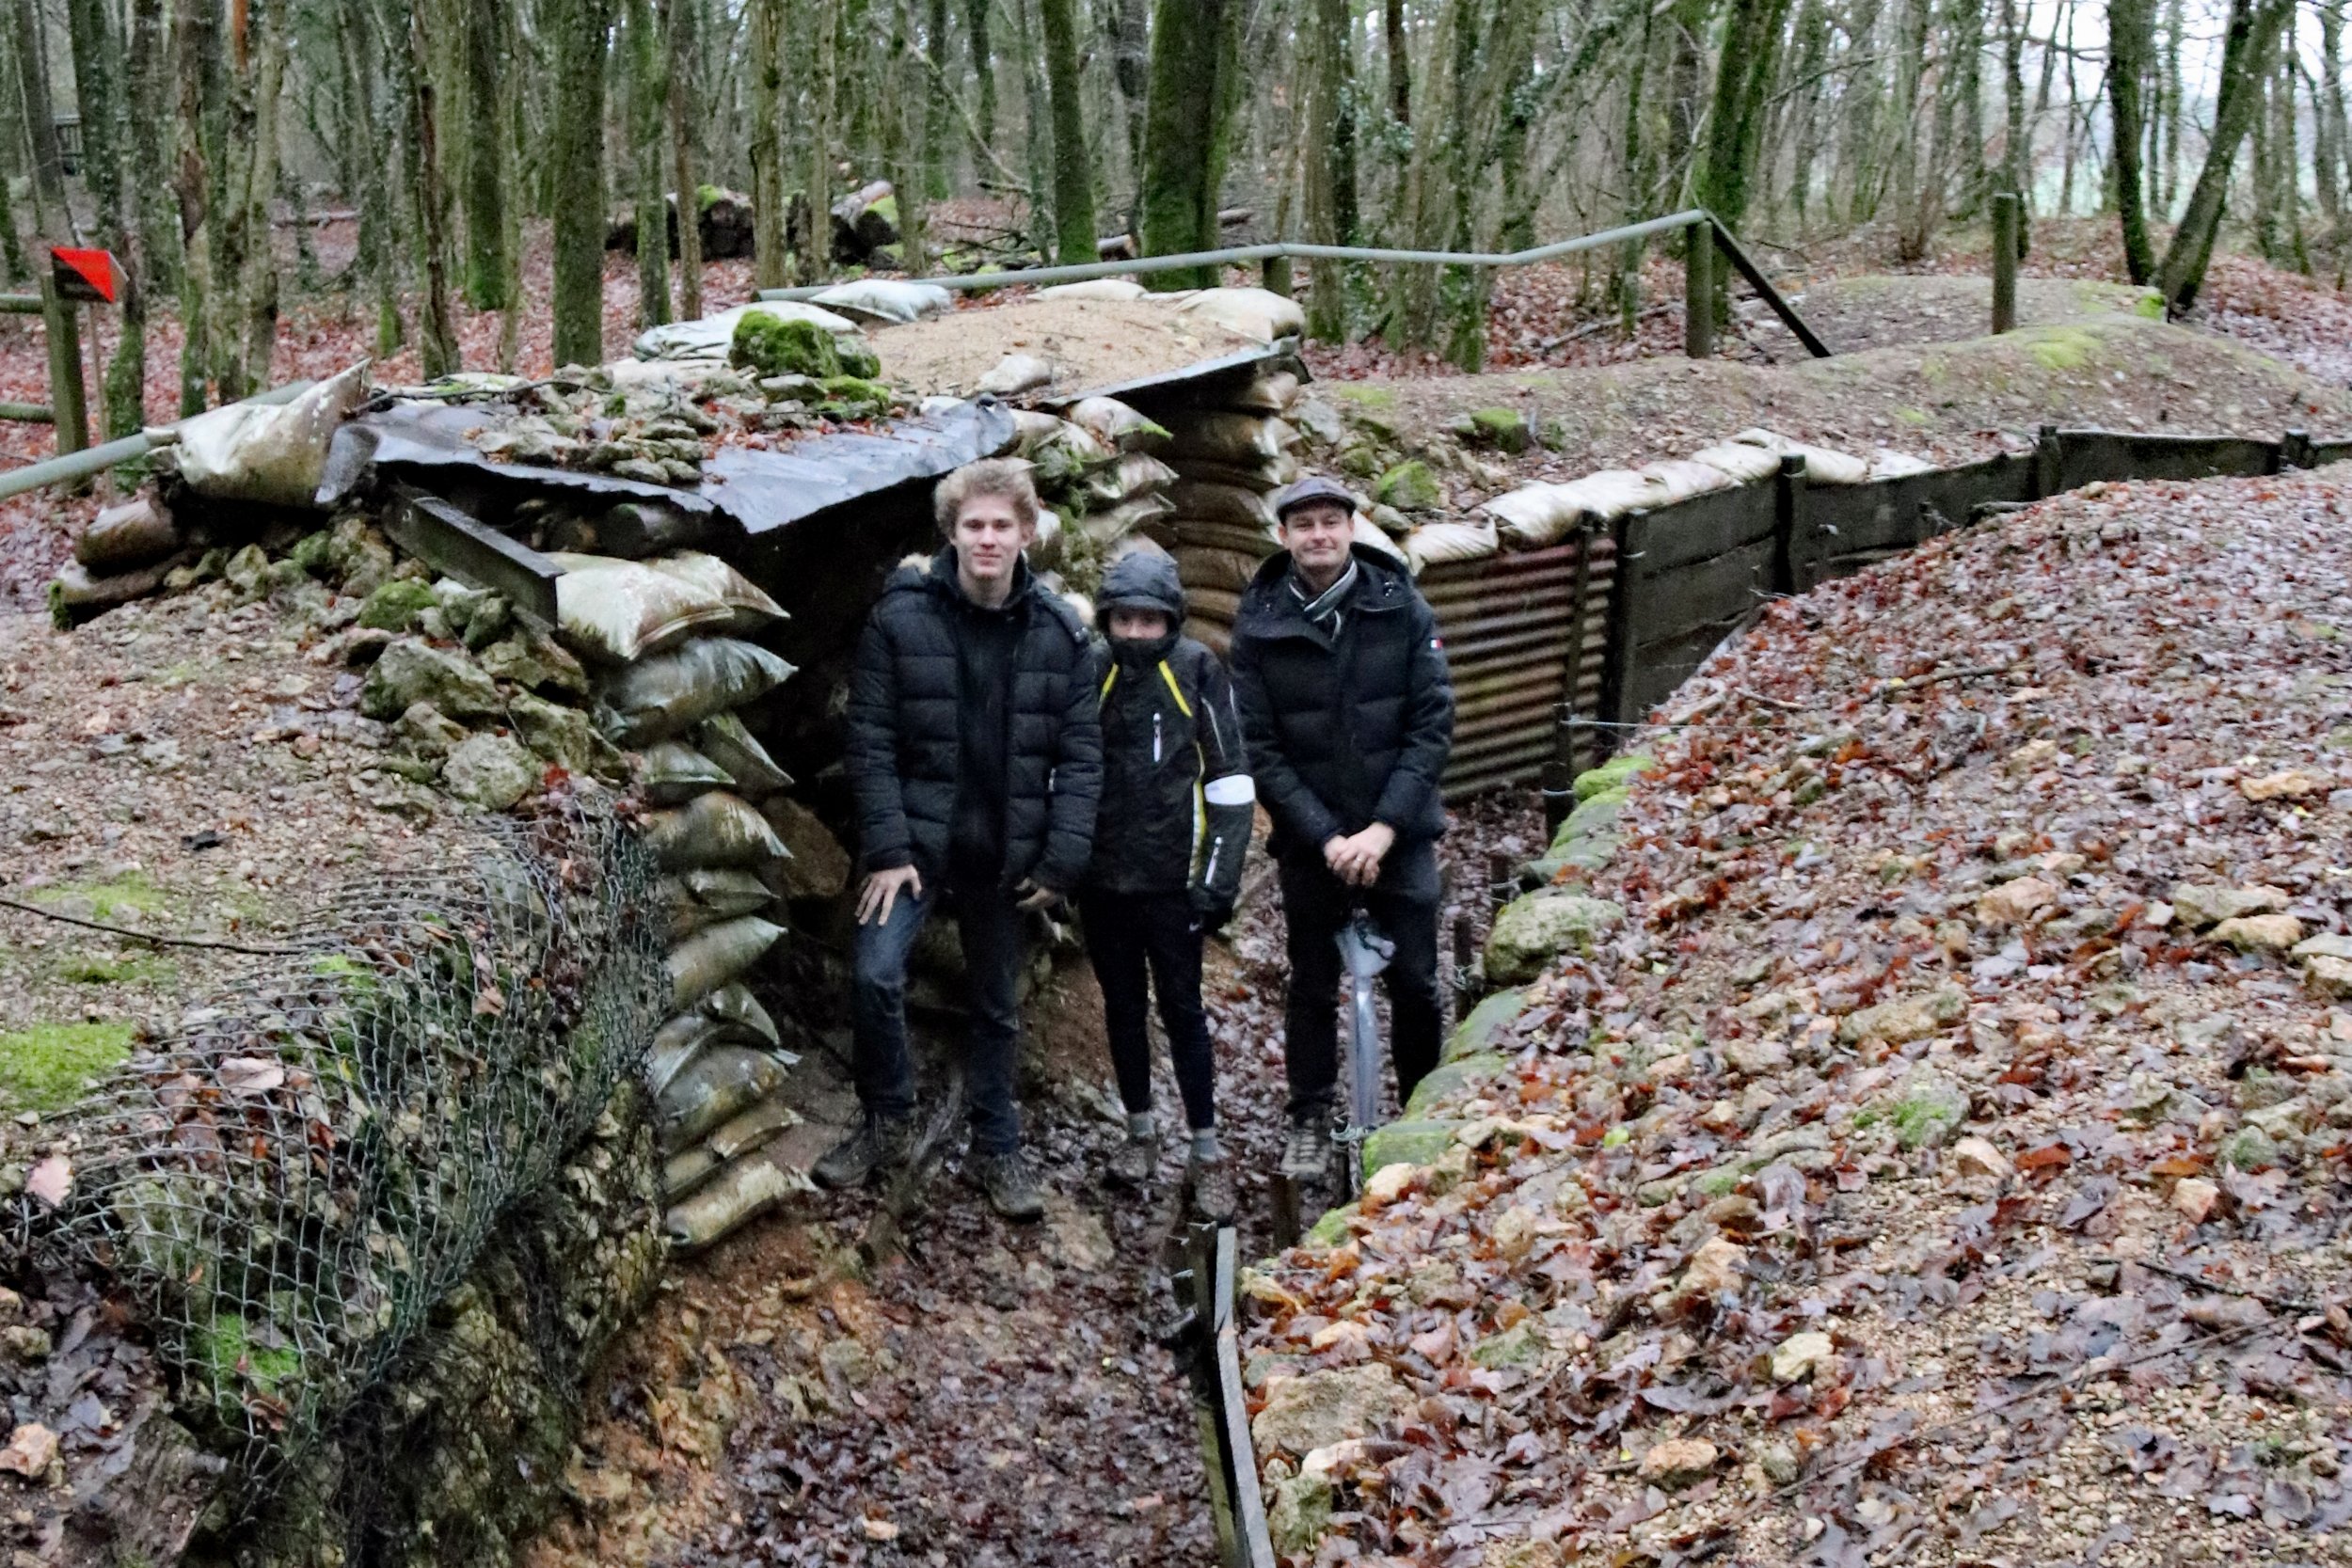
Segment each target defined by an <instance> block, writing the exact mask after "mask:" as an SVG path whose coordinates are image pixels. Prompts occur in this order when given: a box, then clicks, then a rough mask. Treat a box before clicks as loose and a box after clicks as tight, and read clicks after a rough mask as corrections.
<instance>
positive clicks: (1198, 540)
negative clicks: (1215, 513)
mask: <svg viewBox="0 0 2352 1568" xmlns="http://www.w3.org/2000/svg"><path fill="white" fill-rule="evenodd" d="M1154 532H1155V533H1157V534H1160V535H1163V536H1164V537H1163V539H1162V543H1164V544H1168V545H1169V546H1170V547H1171V548H1173V549H1174V550H1175V552H1176V557H1177V559H1178V560H1180V561H1181V560H1183V559H1184V552H1185V551H1186V550H1234V551H1238V552H1239V553H1241V554H1243V555H1252V556H1255V557H1257V558H1258V559H1259V560H1260V561H1263V560H1264V559H1265V558H1266V557H1267V556H1270V555H1272V554H1273V553H1274V552H1275V551H1276V550H1279V549H1280V548H1281V547H1282V541H1281V540H1280V539H1279V538H1277V537H1276V536H1275V532H1274V530H1273V529H1272V528H1271V527H1265V526H1261V525H1258V524H1251V523H1219V522H1211V521H1209V520H1208V519H1206V518H1201V517H1187V516H1185V515H1184V514H1183V513H1182V511H1181V510H1180V511H1179V512H1178V514H1177V515H1176V518H1175V520H1174V521H1173V522H1168V523H1163V524H1160V525H1159V526H1158V527H1157V528H1156V529H1155V530H1154Z"/></svg>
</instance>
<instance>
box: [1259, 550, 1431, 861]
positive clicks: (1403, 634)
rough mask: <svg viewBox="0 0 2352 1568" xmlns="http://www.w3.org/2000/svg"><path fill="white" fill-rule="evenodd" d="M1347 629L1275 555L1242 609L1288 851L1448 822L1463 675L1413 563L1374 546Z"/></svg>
mask: <svg viewBox="0 0 2352 1568" xmlns="http://www.w3.org/2000/svg"><path fill="white" fill-rule="evenodd" d="M1356 564H1357V568H1358V571H1359V574H1360V576H1359V580H1358V582H1357V585H1356V592H1355V595H1354V597H1353V599H1352V600H1351V601H1350V602H1349V603H1348V605H1347V607H1346V608H1345V609H1344V610H1343V611H1342V612H1341V616H1340V626H1339V635H1338V637H1337V639H1336V640H1334V639H1333V638H1331V637H1329V636H1327V635H1326V633H1325V632H1324V631H1323V630H1322V629H1321V628H1320V627H1318V626H1315V625H1314V624H1313V623H1312V622H1311V621H1309V620H1308V619H1307V616H1306V613H1305V611H1304V610H1303V608H1302V607H1301V606H1300V604H1299V602H1298V598H1297V595H1296V594H1293V593H1292V592H1291V585H1290V581H1289V578H1290V570H1291V558H1290V552H1289V551H1287V550H1283V551H1278V552H1277V553H1276V554H1274V555H1273V556H1272V557H1270V558H1269V559H1268V560H1267V561H1266V562H1265V564H1264V565H1263V566H1261V567H1260V568H1259V569H1258V575H1257V576H1256V577H1255V578H1252V579H1251V580H1250V584H1249V587H1248V589H1247V590H1246V591H1244V593H1243V594H1242V598H1241V609H1240V610H1239V611H1238V612H1237V614H1236V615H1235V617H1234V621H1233V695H1234V697H1235V699H1236V700H1237V702H1238V703H1239V705H1240V707H1241V722H1242V733H1243V735H1244V736H1246V737H1247V738H1248V743H1249V760H1250V767H1251V771H1252V772H1253V773H1254V774H1255V775H1256V777H1257V786H1258V795H1259V798H1260V799H1261V800H1264V802H1265V806H1266V810H1267V811H1268V812H1269V813H1271V814H1272V816H1273V817H1274V839H1273V842H1272V845H1271V847H1272V849H1273V851H1274V853H1275V854H1276V855H1277V856H1282V857H1292V856H1309V855H1314V854H1316V853H1317V852H1319V851H1320V850H1321V848H1322V847H1323V846H1324V844H1325V843H1326V842H1327V841H1328V840H1329V839H1330V838H1331V837H1332V836H1333V835H1334V834H1347V833H1355V832H1360V831H1362V830H1363V829H1365V828H1367V827H1370V826H1371V825H1372V824H1373V823H1375V822H1385V823H1387V824H1388V825H1389V826H1390V827H1391V829H1393V830H1395V832H1396V836H1397V840H1398V842H1400V843H1408V844H1409V843H1415V842H1427V841H1430V840H1434V839H1437V838H1438V837H1440V836H1441V835H1443V833H1444V832H1445V804H1444V802H1443V800H1441V799H1440V798H1439V796H1438V775H1439V774H1441V773H1443V772H1444V771H1445V764H1446V757H1447V755H1448V753H1449V752H1451V751H1452V750H1453V745H1454V685H1453V682H1452V681H1451V679H1449V677H1448V676H1447V674H1446V665H1445V647H1444V644H1443V643H1441V642H1440V641H1438V623H1437V617H1436V615H1435V614H1433V613H1432V612H1431V610H1430V609H1429V604H1428V601H1427V600H1425V599H1423V598H1422V596H1421V594H1419V593H1418V592H1417V591H1416V590H1415V589H1414V587H1413V581H1412V578H1409V577H1407V576H1406V574H1405V572H1404V571H1403V570H1402V569H1401V568H1399V567H1397V566H1394V565H1391V563H1390V562H1387V561H1385V560H1383V559H1382V558H1381V557H1380V556H1378V555H1376V554H1375V553H1374V552H1372V551H1370V550H1367V549H1365V548H1364V547H1363V546H1360V545H1359V546H1356Z"/></svg>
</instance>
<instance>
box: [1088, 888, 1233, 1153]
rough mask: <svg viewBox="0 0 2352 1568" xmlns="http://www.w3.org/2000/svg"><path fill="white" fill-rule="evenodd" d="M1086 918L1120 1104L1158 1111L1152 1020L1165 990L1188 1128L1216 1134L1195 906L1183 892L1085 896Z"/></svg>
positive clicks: (1164, 1011)
mask: <svg viewBox="0 0 2352 1568" xmlns="http://www.w3.org/2000/svg"><path fill="white" fill-rule="evenodd" d="M1078 913H1079V916H1080V918H1081V919H1082V920H1084V922H1085V923H1086V937H1087V957H1088V958H1090V959H1091V960H1093V963H1094V977H1095V979H1096V980H1098V981H1099V982H1101V984H1102V987H1103V1024H1104V1029H1105V1030H1106V1031H1107V1032H1108V1034H1109V1035H1110V1046H1111V1069H1112V1070H1113V1071H1115V1072H1117V1073H1118V1074H1119V1098H1120V1101H1121V1102H1122V1103H1124V1104H1125V1105H1126V1107H1127V1110H1128V1113H1129V1114H1130V1115H1140V1114H1141V1113H1143V1112H1145V1111H1148V1110H1150V1109H1151V1108H1152V1038H1151V1036H1150V1035H1149V1034H1148V1033H1147V1032H1146V1029H1145V1025H1144V1017H1145V1010H1146V1008H1147V1007H1148V1006H1149V1005H1150V1002H1151V993H1152V991H1153V990H1157V991H1158V992H1159V997H1160V1022H1161V1023H1163V1024H1165V1025H1166V1026H1167V1028H1168V1055H1169V1057H1170V1059H1171V1060H1172V1061H1173V1063H1174V1065H1175V1068H1176V1090H1177V1093H1179V1094H1180V1095H1182V1096H1183V1097H1184V1122H1185V1124H1186V1125H1187V1126H1189V1127H1190V1128H1191V1129H1192V1130H1193V1131H1194V1132H1206V1131H1208V1130H1209V1129H1210V1128H1212V1127H1215V1126H1216V1065H1215V1060H1214V1058H1213V1057H1212V1056H1211V1055H1210V1053H1209V1015H1208V1013H1207V1012H1206V1011H1205V1010H1203V1009H1202V1007H1201V1006H1200V929H1199V928H1198V927H1196V926H1195V925H1194V922H1193V913H1192V904H1191V901H1190V900H1189V899H1187V898H1186V897H1185V896H1184V895H1183V894H1181V893H1082V894H1080V895H1078ZM1147 970H1148V971H1149V978H1148V980H1147V977H1146V971H1147Z"/></svg>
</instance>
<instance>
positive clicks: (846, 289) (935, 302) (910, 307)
mask: <svg viewBox="0 0 2352 1568" xmlns="http://www.w3.org/2000/svg"><path fill="white" fill-rule="evenodd" d="M808 302H809V303H810V304H811V305H816V306H821V307H822V308H824V309H828V310H838V311H839V312H840V313H841V314H843V315H845V316H847V317H849V318H850V320H851V321H861V322H877V323H880V324H882V325H887V326H898V325H905V324H906V323H908V322H911V321H920V320H922V319H923V318H924V317H925V316H936V315H938V314H940V313H941V312H942V311H944V310H946V309H947V308H948V306H949V305H951V304H953V303H954V301H953V300H952V299H951V298H950V297H949V296H948V293H947V291H946V290H945V289H943V288H941V287H940V286H939V285H938V284H936V283H911V282H908V281H906V280H905V279H903V278H896V277H861V278H858V279H857V280H856V281H854V282H850V283H836V284H834V286H833V287H832V288H830V289H826V290H824V291H822V292H821V293H813V294H811V295H809V296H808Z"/></svg>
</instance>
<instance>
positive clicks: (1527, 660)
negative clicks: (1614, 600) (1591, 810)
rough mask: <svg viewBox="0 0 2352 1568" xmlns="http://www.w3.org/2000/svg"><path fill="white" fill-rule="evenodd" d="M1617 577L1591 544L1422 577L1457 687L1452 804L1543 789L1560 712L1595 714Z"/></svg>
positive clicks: (1608, 557)
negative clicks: (1484, 793)
mask: <svg viewBox="0 0 2352 1568" xmlns="http://www.w3.org/2000/svg"><path fill="white" fill-rule="evenodd" d="M1587 552H1589V558H1588V554H1587ZM1614 565H1615V548H1614V546H1613V542H1612V540H1611V538H1610V536H1609V535H1608V534H1607V533H1598V534H1591V533H1588V534H1583V535H1581V536H1579V537H1578V538H1575V539H1572V540H1569V541H1568V542H1567V543H1565V544H1562V545H1554V546H1551V547H1550V548H1549V549H1542V550H1531V551H1529V552H1527V553H1526V554H1523V555H1493V556H1488V557H1486V559H1484V560H1481V561H1470V562H1453V563H1449V564H1446V565H1442V566H1432V567H1430V568H1429V570H1428V571H1427V572H1425V573H1423V574H1422V578H1421V591H1422V595H1423V596H1424V597H1426V598H1427V599H1428V600H1429V606H1430V609H1431V610H1435V611H1436V612H1437V617H1438V635H1439V636H1440V637H1442V638H1443V639H1444V640H1445V649H1446V664H1447V667H1448V669H1449V670H1450V671H1451V672H1452V673H1453V677H1454V755H1453V758H1452V760H1451V761H1450V762H1449V763H1448V764H1447V766H1446V772H1445V781H1444V783H1445V793H1446V795H1447V797H1448V798H1449V799H1459V798H1460V797H1463V796H1466V795H1471V794H1475V793H1477V792H1478V791H1480V790H1482V789H1488V788H1492V787H1493V786H1495V785H1497V784H1509V783H1515V782H1518V781H1521V780H1525V779H1531V778H1534V776H1535V775H1536V774H1537V773H1538V772H1540V771H1541V770H1542V768H1543V764H1544V761H1545V759H1546V758H1548V757H1549V756H1550V755H1551V754H1552V748H1553V746H1554V744H1555V730H1556V725H1555V713H1556V710H1557V708H1558V706H1559V705H1560V704H1561V703H1563V702H1567V701H1571V700H1573V701H1574V702H1575V704H1576V707H1577V711H1578V712H1580V713H1585V714H1592V713H1597V712H1598V710H1599V706H1600V683H1601V664H1602V655H1603V651H1604V649H1605V646H1606V632H1607V626H1608V619H1609V594H1610V586H1611V582H1612V580H1613V577H1614ZM1580 575H1581V578H1582V584H1583V597H1582V601H1581V613H1580V612H1579V611H1580V606H1579V600H1578V595H1577V588H1578V582H1579V578H1580ZM1580 644H1581V646H1580ZM1572 674H1573V677H1574V689H1573V694H1571V689H1570V677H1571V675H1572Z"/></svg>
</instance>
